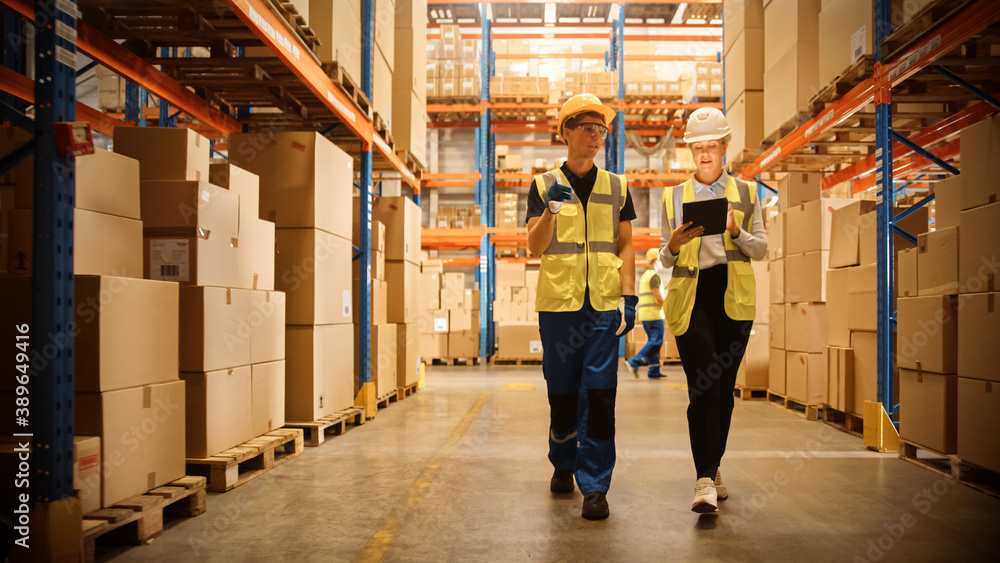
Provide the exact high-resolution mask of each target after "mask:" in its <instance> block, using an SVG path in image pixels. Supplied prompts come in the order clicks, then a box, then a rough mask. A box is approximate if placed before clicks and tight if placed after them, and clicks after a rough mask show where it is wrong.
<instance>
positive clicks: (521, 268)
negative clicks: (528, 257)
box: [493, 262, 542, 360]
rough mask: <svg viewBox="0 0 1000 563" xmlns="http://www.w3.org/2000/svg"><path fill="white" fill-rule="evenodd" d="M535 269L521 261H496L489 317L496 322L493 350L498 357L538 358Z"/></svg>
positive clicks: (540, 346)
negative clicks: (529, 268) (494, 289)
mask: <svg viewBox="0 0 1000 563" xmlns="http://www.w3.org/2000/svg"><path fill="white" fill-rule="evenodd" d="M537 287H538V270H535V269H532V270H527V269H526V268H525V265H524V264H519V263H513V262H497V264H496V288H497V289H496V300H495V301H494V302H493V320H494V322H496V323H497V332H496V334H497V351H496V356H497V358H500V359H521V360H524V359H541V357H542V343H541V339H540V337H539V336H538V313H537V312H536V311H535V290H536V288H537Z"/></svg>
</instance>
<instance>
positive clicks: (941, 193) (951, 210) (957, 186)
mask: <svg viewBox="0 0 1000 563" xmlns="http://www.w3.org/2000/svg"><path fill="white" fill-rule="evenodd" d="M961 212H962V177H961V176H952V177H950V178H946V179H944V180H941V181H939V182H938V183H937V184H934V228H936V229H948V228H951V227H957V226H958V225H959V220H960V219H959V217H960V215H959V213H961Z"/></svg>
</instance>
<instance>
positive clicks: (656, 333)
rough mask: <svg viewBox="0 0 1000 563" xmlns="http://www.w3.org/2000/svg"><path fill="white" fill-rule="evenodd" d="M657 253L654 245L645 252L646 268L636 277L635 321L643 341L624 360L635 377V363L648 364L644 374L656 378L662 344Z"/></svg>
mask: <svg viewBox="0 0 1000 563" xmlns="http://www.w3.org/2000/svg"><path fill="white" fill-rule="evenodd" d="M659 258H660V253H659V251H657V250H656V249H655V248H650V249H649V250H647V251H646V262H647V265H648V267H647V268H646V271H645V272H643V273H642V278H641V279H640V280H639V307H638V309H637V312H636V320H638V321H639V322H641V323H642V329H643V330H644V331H646V344H645V345H644V346H643V347H642V349H641V350H639V351H638V352H637V353H636V355H635V356H632V357H631V358H629V359H628V360H627V362H628V367H630V368H632V375H634V376H636V377H639V366H644V365H646V366H649V372H648V377H649V378H650V379H659V378H660V377H661V376H662V375H661V374H660V348H662V347H663V289H662V287H663V286H662V285H661V283H660V276H659V274H657V273H656V263H657V261H659Z"/></svg>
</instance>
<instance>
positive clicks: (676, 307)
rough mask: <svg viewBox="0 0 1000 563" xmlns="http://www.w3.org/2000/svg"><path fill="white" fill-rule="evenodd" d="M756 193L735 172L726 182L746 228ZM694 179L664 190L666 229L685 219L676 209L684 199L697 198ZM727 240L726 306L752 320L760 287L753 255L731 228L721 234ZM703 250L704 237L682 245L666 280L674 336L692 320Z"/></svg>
mask: <svg viewBox="0 0 1000 563" xmlns="http://www.w3.org/2000/svg"><path fill="white" fill-rule="evenodd" d="M756 197H757V184H756V183H755V182H750V183H747V182H744V181H743V180H739V179H736V178H734V177H732V176H730V177H729V182H728V183H727V184H726V199H728V200H729V203H730V204H732V206H733V218H734V219H735V220H736V223H738V224H739V225H740V226H741V228H742V229H743V230H744V231H746V230H749V228H750V222H751V220H752V219H753V208H754V202H755V200H756ZM694 200H695V197H694V182H693V180H690V179H689V180H688V181H686V182H684V183H683V184H682V185H680V186H670V187H667V188H664V190H663V206H664V208H665V210H666V212H667V221H668V223H667V224H666V225H663V228H664V229H671V230H673V229H676V228H677V227H678V226H679V225H680V224H681V223H683V217H681V216H680V215H681V213H676V211H677V209H678V208H679V206H680V205H681V204H682V203H683V202H687V201H694ZM722 237H723V240H724V241H725V248H726V259H727V261H728V264H727V268H728V269H729V271H728V276H729V281H728V284H727V285H726V297H725V306H726V314H727V315H728V316H729V318H731V319H733V320H737V321H752V320H753V319H754V315H755V314H756V311H757V309H756V298H757V293H756V292H757V289H756V282H755V280H754V276H753V267H751V266H750V257H749V256H747V255H746V254H744V253H743V251H742V250H740V247H739V246H737V245H736V243H735V242H734V241H733V237H732V235H730V234H729V233H728V232H725V233H723V234H722ZM700 250H701V237H699V238H696V239H694V240H692V241H691V242H689V243H687V244H685V245H683V246H681V250H680V254H679V255H678V256H677V263H676V264H675V265H674V270H673V274H672V275H671V277H670V282H669V283H667V297H666V300H664V303H663V306H664V311H665V312H666V321H667V326H669V327H670V332H671V333H672V334H673V335H674V336H680V335H682V334H684V333H685V332H687V329H688V324H690V322H691V310H692V309H693V308H694V299H695V293H696V291H697V287H698V253H699V251H700Z"/></svg>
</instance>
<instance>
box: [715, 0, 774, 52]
mask: <svg viewBox="0 0 1000 563" xmlns="http://www.w3.org/2000/svg"><path fill="white" fill-rule="evenodd" d="M723 18H724V21H723V27H724V28H725V30H726V33H725V45H724V46H723V50H724V52H726V53H728V52H729V50H730V48H731V47H732V45H733V43H734V42H735V41H736V39H737V37H738V36H739V34H740V33H742V32H743V30H744V29H763V27H764V3H763V1H762V0H728V3H727V4H726V9H725V10H723Z"/></svg>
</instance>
